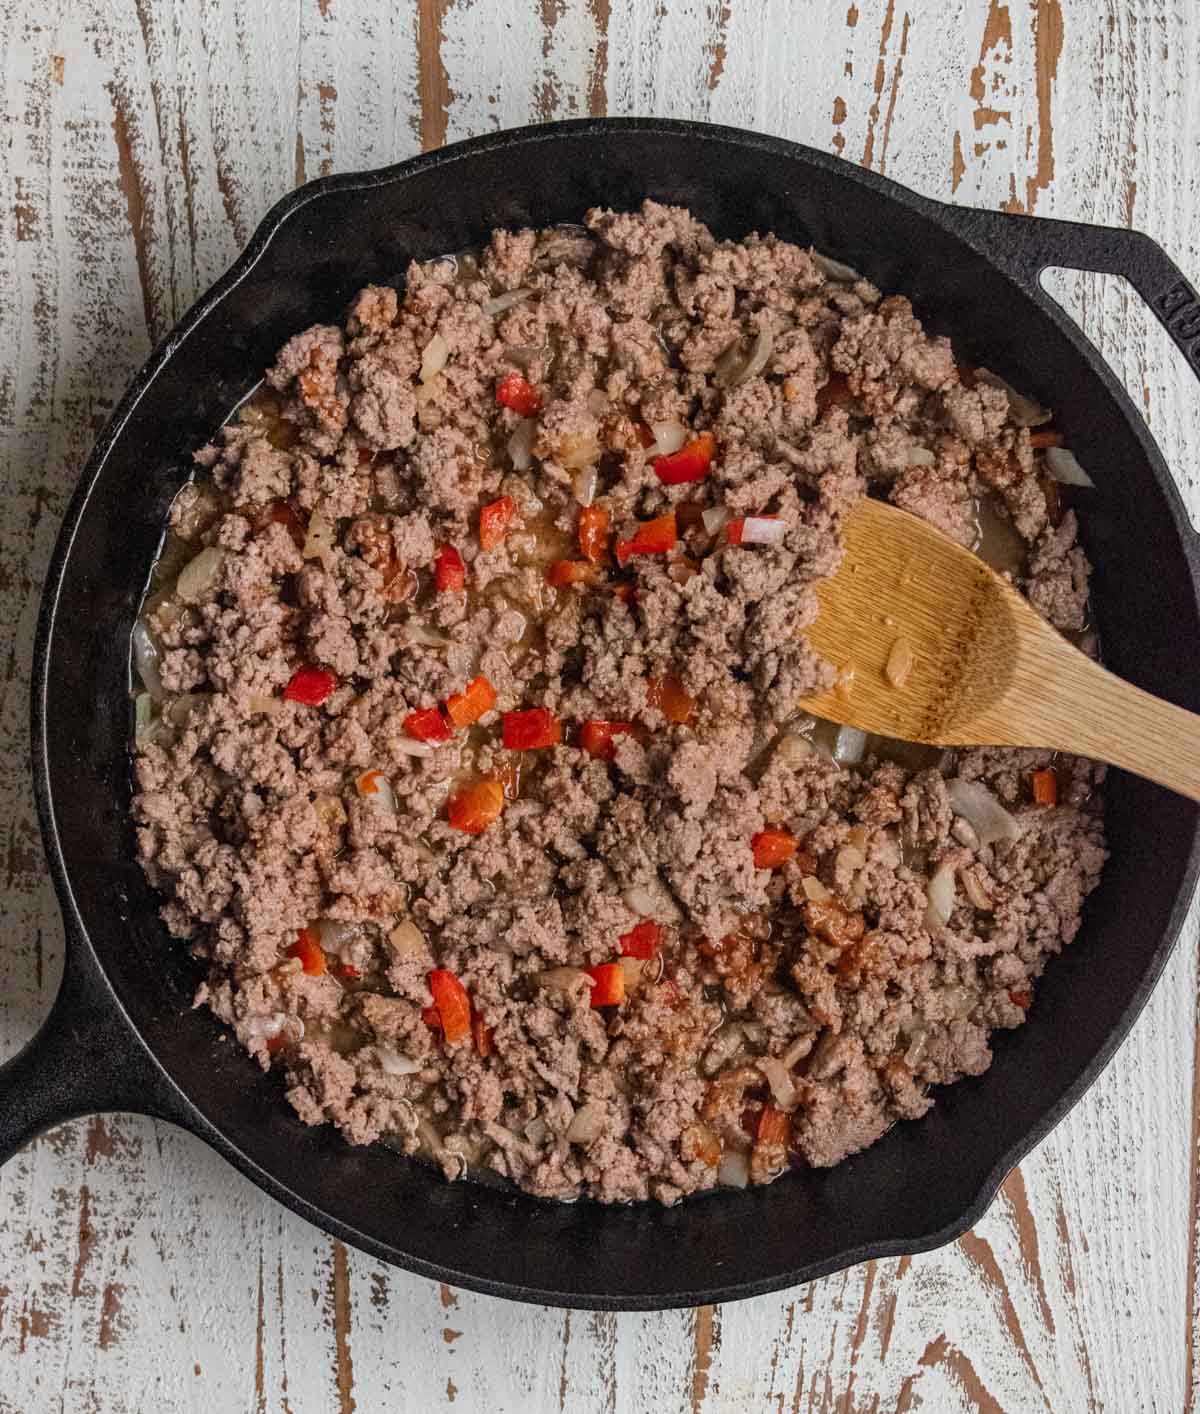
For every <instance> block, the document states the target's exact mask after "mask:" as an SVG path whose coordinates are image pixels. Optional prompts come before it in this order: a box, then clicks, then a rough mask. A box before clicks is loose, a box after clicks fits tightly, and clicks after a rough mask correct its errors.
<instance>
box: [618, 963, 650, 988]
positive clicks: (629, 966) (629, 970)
mask: <svg viewBox="0 0 1200 1414" xmlns="http://www.w3.org/2000/svg"><path fill="white" fill-rule="evenodd" d="M620 961H621V971H622V972H623V973H624V974H625V990H626V991H627V992H632V991H633V990H634V989H635V988H636V987H637V985H638V983H639V982H641V980H642V973H643V971H644V970H645V967H646V963H645V961H644V959H642V958H640V957H623V958H621V960H620Z"/></svg>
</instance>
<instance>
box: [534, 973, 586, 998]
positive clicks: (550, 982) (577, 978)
mask: <svg viewBox="0 0 1200 1414" xmlns="http://www.w3.org/2000/svg"><path fill="white" fill-rule="evenodd" d="M536 980H537V982H538V983H539V984H540V985H541V986H543V987H545V988H547V990H549V991H551V992H573V991H575V990H576V988H577V987H579V986H580V985H586V986H587V987H588V988H589V990H590V989H591V988H592V987H594V986H595V985H596V981H595V978H593V977H589V976H588V974H587V973H586V972H585V971H584V970H583V968H582V967H551V968H549V969H547V971H545V972H539V973H538V974H537V978H536Z"/></svg>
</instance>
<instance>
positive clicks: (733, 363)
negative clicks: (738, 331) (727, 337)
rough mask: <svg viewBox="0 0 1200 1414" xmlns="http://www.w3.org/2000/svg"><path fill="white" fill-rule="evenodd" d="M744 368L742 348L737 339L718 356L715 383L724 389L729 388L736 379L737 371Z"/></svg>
mask: <svg viewBox="0 0 1200 1414" xmlns="http://www.w3.org/2000/svg"><path fill="white" fill-rule="evenodd" d="M741 366H742V348H741V344H740V342H739V341H738V340H737V339H734V341H733V343H732V344H730V345H729V347H728V348H727V349H725V350H724V351H723V352H722V353H720V354H718V355H717V357H716V359H715V360H714V362H713V381H714V382H716V383H717V384H719V385H720V386H722V387H725V386H728V384H729V382H730V380H731V379H732V378H734V377H735V376H736V374H737V371H738V369H739V368H741Z"/></svg>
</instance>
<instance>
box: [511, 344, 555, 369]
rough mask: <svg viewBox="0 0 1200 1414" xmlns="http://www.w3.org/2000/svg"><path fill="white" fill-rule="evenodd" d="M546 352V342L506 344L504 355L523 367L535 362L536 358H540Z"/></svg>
mask: <svg viewBox="0 0 1200 1414" xmlns="http://www.w3.org/2000/svg"><path fill="white" fill-rule="evenodd" d="M545 352H546V346H545V345H544V344H505V346H504V357H505V358H507V359H508V360H509V361H510V362H512V363H519V364H520V365H521V366H522V367H523V368H524V367H527V366H528V365H529V364H531V363H532V362H533V360H534V359H535V358H540V357H541V356H542V354H544V353H545Z"/></svg>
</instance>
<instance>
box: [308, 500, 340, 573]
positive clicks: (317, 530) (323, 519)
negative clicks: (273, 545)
mask: <svg viewBox="0 0 1200 1414" xmlns="http://www.w3.org/2000/svg"><path fill="white" fill-rule="evenodd" d="M336 536H337V527H336V526H335V525H334V523H333V522H332V521H331V520H330V519H329V517H328V516H327V515H326V514H325V510H324V507H322V506H318V507H317V508H316V509H315V510H314V511H313V513H312V515H311V517H310V518H309V522H308V533H307V534H306V535H305V537H304V548H303V549H302V550H301V551H300V553H301V554H302V555H303V556H304V558H305V559H306V560H320V561H321V563H322V564H323V565H324V566H325V568H326V569H329V568H330V561H331V559H332V556H333V543H334V540H335V538H336Z"/></svg>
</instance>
